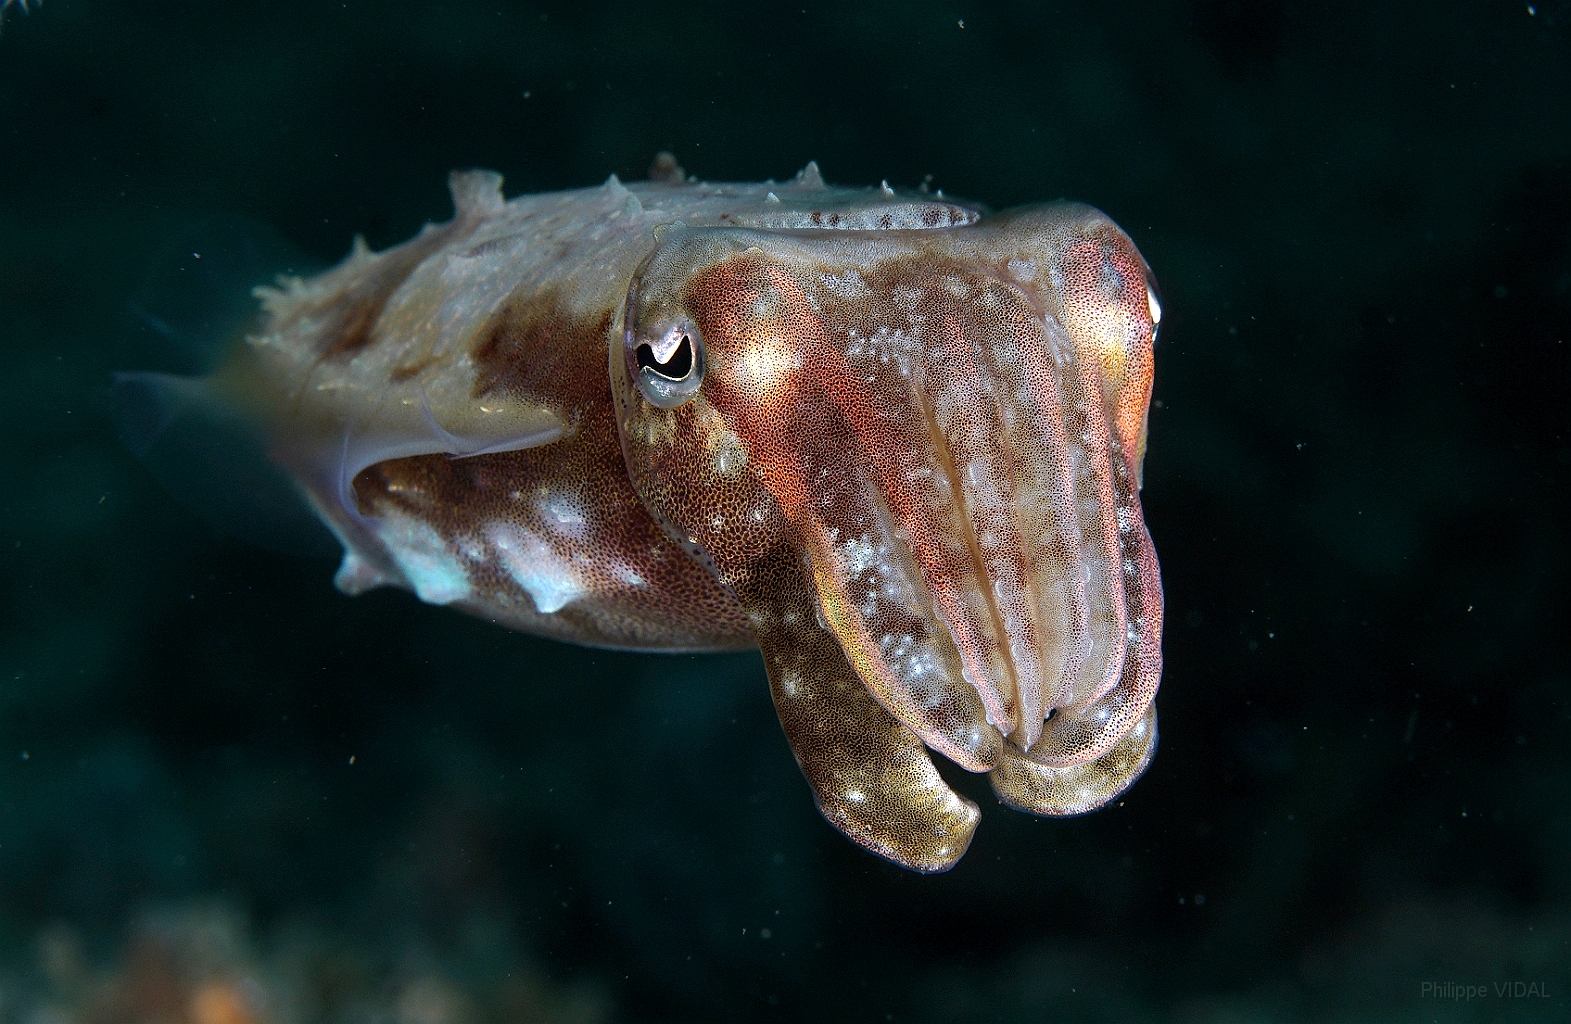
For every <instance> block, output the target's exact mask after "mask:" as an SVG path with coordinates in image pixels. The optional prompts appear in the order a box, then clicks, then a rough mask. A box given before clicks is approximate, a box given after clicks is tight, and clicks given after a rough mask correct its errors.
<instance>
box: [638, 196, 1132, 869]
mask: <svg viewBox="0 0 1571 1024" xmlns="http://www.w3.org/2000/svg"><path fill="white" fill-rule="evenodd" d="M1159 315H1160V313H1159V307H1158V306H1157V305H1156V302H1155V299H1154V293H1153V292H1152V290H1151V285H1150V282H1149V276H1148V272H1147V271H1146V269H1145V265H1144V262H1143V261H1142V260H1141V259H1140V257H1139V255H1138V253H1136V252H1135V251H1134V248H1133V246H1132V245H1130V244H1129V241H1128V239H1127V237H1125V236H1124V235H1123V234H1122V232H1119V231H1118V230H1117V228H1116V227H1113V226H1112V225H1111V223H1110V222H1108V221H1107V220H1106V218H1105V217H1102V216H1101V215H1100V214H1097V213H1095V211H1091V210H1088V209H1087V208H1085V207H1076V206H1071V205H1067V204H1065V205H1062V206H1057V207H1046V208H1037V209H1035V210H1026V211H1019V212H1016V213H1014V214H1010V215H1004V216H1001V217H999V218H996V219H994V220H993V221H992V222H991V223H990V222H989V221H988V220H987V219H984V220H982V221H981V222H980V223H978V224H976V225H974V226H969V227H963V228H958V229H955V230H949V231H941V232H931V233H927V234H922V235H918V234H917V233H914V232H913V233H909V234H901V233H898V232H897V233H892V234H880V235H876V236H874V235H851V236H843V235H842V236H833V235H830V234H828V233H824V234H818V235H813V234H804V235H795V236H785V235H770V234H762V233H751V232H735V231H732V232H712V231H689V232H673V233H672V235H671V236H670V237H668V238H667V239H666V241H665V244H664V245H662V247H661V248H660V249H659V250H657V252H656V253H655V254H654V255H653V256H652V257H651V258H650V260H649V261H648V262H647V264H646V266H645V267H644V268H643V269H642V270H641V272H640V274H639V275H638V276H637V278H636V279H635V283H634V286H633V288H632V290H631V293H630V297H629V301H628V305H627V310H626V313H625V317H624V320H625V338H624V345H623V350H622V351H621V352H620V353H615V352H614V353H613V354H612V367H611V369H612V378H613V384H614V392H615V395H616V398H617V402H618V416H619V423H620V426H621V430H622V440H623V447H624V453H625V455H626V458H627V462H628V468H629V472H630V474H631V477H632V479H633V481H634V484H635V486H636V487H637V488H638V490H639V492H640V494H641V495H642V497H643V498H644V501H645V503H646V505H647V506H648V507H649V508H650V510H651V512H652V513H654V515H655V516H656V517H657V519H659V520H660V521H661V522H662V523H663V524H664V525H665V527H666V529H667V531H668V532H669V533H670V534H671V535H672V536H673V538H675V539H677V540H678V541H679V542H681V543H683V544H684V545H686V546H687V547H688V548H689V550H690V551H691V553H693V554H694V556H695V557H697V558H700V559H701V560H703V561H705V562H707V563H708V564H710V565H711V566H712V567H713V568H714V570H715V572H716V574H717V576H718V577H719V578H720V580H721V581H722V582H724V583H725V584H727V585H728V586H729V587H731V588H732V590H733V591H734V592H735V593H736V594H737V596H738V598H739V600H740V601H741V603H742V605H743V607H744V609H745V610H746V611H747V613H748V615H749V617H750V618H751V619H752V620H753V622H754V628H755V630H756V631H757V632H758V634H759V639H760V646H761V647H762V648H763V650H764V652H765V660H766V663H767V664H768V666H769V669H770V675H771V684H772V686H773V688H774V691H775V694H776V701H777V704H779V705H780V707H781V716H782V720H783V721H785V722H786V732H787V736H788V737H789V738H790V740H791V742H792V746H793V749H794V750H795V752H796V755H797V759H798V761H799V762H800V763H801V765H802V767H803V771H804V772H805V773H806V775H807V776H808V778H809V780H810V781H812V782H813V785H814V789H815V792H816V793H817V795H818V799H819V804H820V806H821V807H822V808H823V809H824V812H825V814H826V816H827V817H828V818H829V819H830V820H831V821H832V822H834V823H835V824H836V825H837V826H838V827H840V828H841V829H842V830H843V831H845V832H846V833H847V834H848V835H851V836H852V838H854V839H856V840H857V841H858V842H860V843H862V844H863V845H864V846H866V847H868V848H869V849H873V850H875V851H876V852H879V853H881V854H883V855H884V856H886V857H889V858H890V859H892V860H895V861H896V862H898V863H901V864H904V865H906V866H908V867H913V868H917V869H918V870H937V869H941V868H943V867H946V866H948V865H949V864H952V863H953V860H954V858H956V857H958V855H959V853H960V852H961V851H963V849H964V842H963V841H961V837H962V836H968V835H969V831H970V827H971V826H970V820H971V819H970V813H971V812H970V811H969V810H968V805H967V804H966V803H965V802H964V801H963V800H961V798H959V797H958V796H956V795H955V794H954V793H953V792H952V791H951V790H950V789H949V787H948V786H947V785H946V784H945V783H944V782H943V780H942V779H941V778H940V777H939V776H938V774H937V772H936V771H935V770H933V768H932V764H931V761H930V760H929V759H928V756H927V754H926V752H925V751H924V750H922V749H921V746H925V747H927V748H930V749H931V750H934V751H937V752H940V753H942V754H944V755H945V756H946V757H949V758H950V759H951V760H954V761H955V762H956V763H957V764H960V765H962V766H963V767H965V768H967V769H969V770H972V771H989V772H991V773H992V779H993V784H994V788H995V790H996V791H997V792H998V793H999V795H1000V798H1001V799H1003V800H1004V801H1005V802H1006V803H1009V804H1011V805H1013V806H1017V807H1020V808H1022V809H1026V810H1029V811H1032V812H1034V813H1038V814H1051V815H1063V814H1076V813H1082V812H1084V811H1087V810H1091V809H1093V808H1095V807H1097V806H1100V805H1101V804H1102V803H1105V802H1106V801H1107V800H1109V799H1112V798H1113V796H1115V795H1116V794H1117V793H1118V792H1121V791H1122V790H1123V789H1124V788H1125V787H1127V786H1128V785H1129V783H1130V782H1132V781H1133V779H1134V778H1135V777H1136V776H1138V774H1139V773H1140V772H1141V771H1142V770H1143V769H1144V767H1145V765H1146V764H1147V763H1148V762H1149V759H1150V755H1151V750H1152V747H1153V744H1154V741H1155V736H1156V728H1155V713H1154V711H1153V710H1152V698H1153V696H1154V693H1155V689H1156V682H1157V680H1158V678H1159V675H1160V630H1161V585H1160V579H1159V577H1158V575H1157V569H1156V561H1155V556H1154V553H1153V551H1152V549H1151V545H1150V539H1149V536H1148V535H1147V533H1146V531H1145V527H1144V523H1143V519H1142V517H1141V513H1140V507H1139V502H1138V478H1139V462H1140V456H1141V454H1143V444H1144V429H1145V403H1146V402H1147V401H1148V399H1149V394H1150V350H1151V344H1152V340H1153V337H1154V331H1155V323H1156V320H1157V318H1158V317H1159ZM673 339H675V340H673ZM678 341H680V344H682V345H688V346H690V347H691V348H692V349H693V351H694V353H695V358H696V362H695V361H694V360H693V359H688V360H687V361H682V360H681V359H679V347H680V346H679V345H678ZM700 345H701V346H702V348H701V351H700V350H699V349H698V346H700ZM689 363H692V365H693V366H697V367H700V368H701V369H702V372H701V373H696V371H691V370H690V368H689ZM684 373H685V374H686V376H685V377H683V379H682V380H681V381H677V380H675V379H674V378H670V377H668V375H669V374H678V375H680V374H684ZM695 375H696V376H701V378H702V380H701V382H700V383H693V381H694V377H695ZM689 384H691V390H690V392H689V391H685V390H683V389H684V388H686V387H687V386H688V385H689ZM809 594H810V597H811V601H810V604H809V603H808V602H807V597H806V596H799V595H809ZM809 611H811V613H812V617H811V619H809V617H808V612H809ZM785 623H788V628H787V626H786V625H782V624H785ZM782 631H783V632H782ZM776 637H783V638H784V639H783V641H781V642H777V641H776V639H775V638H776ZM846 666H849V668H850V669H851V670H852V671H854V673H855V676H856V678H857V679H858V680H859V682H860V684H861V689H860V690H857V689H856V688H854V687H849V688H848V687H846V686H844V685H840V684H839V681H840V680H841V679H843V678H844V673H845V671H846ZM804 693H805V694H808V695H809V697H808V698H807V700H808V702H809V704H810V705H811V706H812V708H813V716H812V718H811V719H810V720H801V721H798V724H796V725H793V724H792V723H793V718H792V711H791V709H792V707H793V704H792V700H793V697H792V695H793V694H804ZM868 698H871V702H869V699H868ZM875 711H876V712H877V713H876V714H875V713H874V712H875ZM815 721H816V722H818V723H819V724H818V725H817V726H816V727H813V728H810V727H808V726H809V724H810V722H815ZM826 722H827V723H833V725H832V727H831V726H829V725H825V724H823V723H826ZM891 730H897V731H894V732H891ZM852 735H856V736H864V737H866V738H865V739H864V740H863V741H862V746H858V745H856V744H852V743H849V742H848V739H847V738H848V737H850V736H852ZM901 736H904V737H907V738H908V739H909V741H910V742H909V743H904V742H900V743H897V747H898V749H899V750H900V753H899V754H898V756H896V755H895V754H894V753H893V752H891V751H887V750H886V751H884V752H883V753H879V754H877V755H875V754H873V753H872V752H871V750H870V749H869V748H868V747H867V744H870V743H883V742H891V741H893V740H891V739H890V738H895V739H898V737H901ZM875 738H877V739H875ZM918 740H919V741H920V745H916V741H918ZM891 766H896V767H891ZM873 783H876V785H872V784H873ZM848 794H854V795H855V797H856V800H852V799H851V797H850V796H849V795H848ZM857 800H861V801H868V802H863V803H857V802H856V801H857ZM853 806H854V807H855V808H857V809H858V811H859V813H857V814H848V809H849V808H851V807H853Z"/></svg>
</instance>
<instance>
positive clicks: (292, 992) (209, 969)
mask: <svg viewBox="0 0 1571 1024" xmlns="http://www.w3.org/2000/svg"><path fill="white" fill-rule="evenodd" d="M486 938H487V937H486V936H481V937H480V938H479V941H486ZM490 940H491V941H492V942H493V943H494V944H503V943H505V939H503V938H501V937H499V936H492V937H490ZM471 941H475V937H471ZM35 953H36V955H35V957H34V963H33V967H32V970H31V971H29V972H28V973H26V974H20V975H13V976H7V977H0V1022H3V1024H304V1022H317V1021H320V1022H333V1024H337V1022H352V1024H361V1022H364V1024H372V1022H376V1024H383V1022H385V1024H471V1022H473V1024H488V1022H493V1021H494V1022H501V1021H508V1022H528V1021H550V1022H563V1024H598V1022H601V1021H605V1020H608V1019H609V1018H610V1016H611V1003H610V999H609V997H608V996H607V994H606V993H604V992H603V991H601V990H600V989H599V988H597V987H596V986H594V985H593V984H590V983H574V984H560V983H557V982H554V981H552V980H551V979H549V978H547V977H545V976H544V975H543V974H542V973H541V972H540V971H539V970H538V969H537V968H535V967H532V966H531V965H530V964H529V963H527V962H526V961H524V960H522V959H521V958H520V957H519V956H518V954H517V952H516V951H515V950H509V949H505V948H503V949H493V950H491V951H489V955H487V956H484V957H480V958H468V957H465V958H461V959H456V960H455V959H454V958H451V957H448V958H446V959H444V958H443V957H441V956H440V955H439V954H437V953H434V952H433V951H432V950H431V949H430V948H429V947H428V946H427V945H425V944H423V943H420V942H418V941H413V940H412V941H410V942H407V943H405V944H403V945H401V946H400V945H396V944H391V943H390V944H389V945H388V947H387V948H385V949H379V950H370V949H367V948H365V947H364V946H363V945H356V944H353V943H351V942H350V941H349V940H347V939H345V938H341V937H335V936H331V935H328V934H325V933H324V932H322V931H321V930H319V929H315V928H313V927H310V926H304V925H297V926H285V927H281V928H279V929H277V930H276V931H275V932H273V933H271V934H268V935H266V936H259V935H257V934H256V933H254V932H253V930H252V929H251V928H250V926H249V925H248V923H247V922H246V920H245V918H244V917H243V916H242V915H240V914H238V913H236V912H235V911H233V910H232V909H231V908H228V907H225V906H223V905H187V906H178V907H165V908H160V909H154V910H150V911H148V912H146V913H144V914H143V915H141V916H140V917H139V918H138V919H137V920H136V921H135V923H134V924H133V925H132V926H131V927H130V929H129V930H128V934H127V935H126V936H125V938H124V941H123V943H122V944H121V946H120V948H119V949H118V950H116V951H114V953H113V955H112V956H110V957H108V958H107V959H105V961H104V962H103V963H97V962H95V960H96V959H97V958H96V957H94V956H92V955H91V954H90V953H89V952H88V950H87V948H86V944H85V943H84V941H83V938H82V936H81V935H80V933H79V932H78V931H77V930H76V929H75V928H73V927H72V926H71V925H69V924H64V923H57V924H54V925H52V926H50V927H48V928H46V929H44V931H43V932H42V933H41V934H40V935H39V936H38V938H37V940H36V943H35ZM499 953H500V954H501V955H498V954H499ZM475 959H479V960H481V961H483V962H485V963H487V964H489V965H491V968H490V969H489V970H477V968H476V966H475V963H474V960H475Z"/></svg>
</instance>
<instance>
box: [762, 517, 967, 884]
mask: <svg viewBox="0 0 1571 1024" xmlns="http://www.w3.org/2000/svg"><path fill="white" fill-rule="evenodd" d="M737 596H738V597H739V598H740V599H741V602H742V605H743V607H744V608H745V609H747V612H748V617H749V619H750V620H751V622H752V623H753V627H754V629H756V630H757V635H758V646H759V648H760V649H761V650H762V651H763V655H764V664H765V666H766V667H767V668H768V671H769V687H770V691H771V693H772V694H773V695H774V701H775V710H776V711H777V712H778V713H779V716H780V724H781V725H782V726H783V727H784V729H785V734H786V739H787V740H788V741H789V742H790V744H791V750H792V752H793V753H794V754H795V755H796V760H797V763H798V764H799V765H801V768H802V774H803V775H805V776H806V777H807V781H808V784H809V785H810V786H811V787H812V790H813V797H814V799H815V800H816V801H817V803H818V808H819V810H820V811H821V812H822V813H823V815H824V817H825V818H827V819H828V820H829V821H830V822H831V823H832V824H833V825H834V826H835V827H836V828H838V829H839V830H840V831H841V832H843V833H845V835H846V836H848V837H849V838H851V839H852V840H854V841H855V842H856V843H858V844H859V845H861V846H863V847H865V848H866V849H868V850H871V851H872V852H873V853H876V854H878V855H879V856H882V857H885V858H887V859H889V860H892V861H894V862H895V863H896V864H900V865H903V866H904V867H908V868H912V869H914V870H916V871H921V872H936V871H947V870H948V869H949V868H951V867H953V866H954V865H955V862H956V861H958V860H959V859H960V857H961V855H962V854H964V853H965V851H966V847H967V846H969V845H970V843H971V836H972V834H973V833H974V832H975V831H976V824H977V820H978V818H979V812H978V810H977V806H976V804H974V803H972V802H971V801H970V800H967V799H965V798H964V797H961V796H959V795H958V794H956V793H955V792H954V790H952V789H950V788H949V786H948V785H947V784H946V783H945V782H944V780H943V777H942V776H940V775H939V774H938V770H937V769H936V768H934V767H933V761H932V758H931V757H929V756H928V753H927V750H926V748H925V747H924V746H923V743H922V740H921V738H920V737H918V736H917V735H916V734H915V733H914V732H912V731H911V730H910V729H908V728H907V727H906V726H904V725H902V724H901V723H900V722H898V721H896V719H895V718H894V717H893V716H892V715H890V714H889V712H888V711H886V710H885V709H884V708H883V707H882V706H880V705H879V703H878V702H877V701H876V700H874V699H873V697H872V696H871V695H870V694H869V692H868V690H867V688H866V687H865V686H864V685H863V683H862V679H861V678H860V677H859V675H858V673H857V671H856V670H855V669H854V668H852V666H851V663H850V662H849V661H847V660H846V656H845V652H844V651H843V650H842V648H841V646H840V643H839V641H838V640H837V639H836V638H835V637H834V635H833V634H832V633H829V632H827V631H825V630H824V629H822V628H821V627H820V626H819V625H818V621H817V615H816V613H815V609H814V587H813V584H812V583H811V582H810V581H809V579H808V578H807V576H806V575H805V573H804V571H803V569H802V566H801V561H800V559H799V558H798V556H797V555H796V554H795V553H794V552H792V551H791V550H790V549H789V548H787V547H785V546H781V547H779V548H776V549H775V550H774V551H772V552H771V553H770V554H769V555H767V556H766V557H765V558H763V559H761V560H760V561H759V562H758V563H756V564H755V566H754V567H753V571H752V573H751V574H750V576H749V578H748V580H747V581H746V582H745V583H743V584H742V585H741V586H740V587H739V588H738V590H737Z"/></svg>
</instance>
